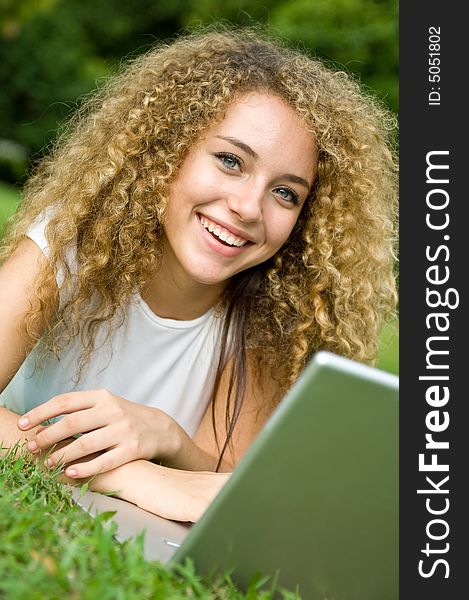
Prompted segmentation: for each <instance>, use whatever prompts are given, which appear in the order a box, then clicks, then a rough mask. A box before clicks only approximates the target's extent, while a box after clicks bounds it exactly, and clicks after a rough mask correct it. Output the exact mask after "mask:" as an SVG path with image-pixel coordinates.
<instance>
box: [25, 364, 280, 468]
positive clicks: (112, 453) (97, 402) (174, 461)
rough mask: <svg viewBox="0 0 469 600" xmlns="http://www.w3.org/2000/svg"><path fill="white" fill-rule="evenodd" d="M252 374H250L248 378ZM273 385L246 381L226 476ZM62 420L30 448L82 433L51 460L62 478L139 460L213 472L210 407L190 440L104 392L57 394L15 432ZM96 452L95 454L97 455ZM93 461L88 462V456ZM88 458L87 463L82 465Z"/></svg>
mask: <svg viewBox="0 0 469 600" xmlns="http://www.w3.org/2000/svg"><path fill="white" fill-rule="evenodd" d="M251 371H252V370H250V371H249V374H250V375H252V373H251ZM227 380H228V376H227V375H224V376H223V377H222V380H221V385H220V387H219V390H218V394H217V398H216V402H215V407H216V411H215V419H216V424H217V432H218V439H219V440H220V441H221V443H223V440H224V436H225V435H226V431H225V416H224V415H225V407H226V402H227V393H228V391H227V390H228V381H227ZM273 393H274V390H273V387H272V384H270V386H267V385H265V386H262V387H261V386H260V385H259V383H257V378H255V377H254V376H249V377H248V386H247V394H246V400H245V403H244V406H243V410H242V412H241V415H240V417H239V419H238V422H237V425H236V427H235V430H234V434H233V438H232V444H231V446H230V447H229V451H228V452H227V453H226V455H225V459H224V461H223V462H222V464H221V465H220V470H221V471H223V472H229V471H231V470H232V469H233V466H234V465H235V464H236V463H237V461H238V459H239V457H240V456H241V455H242V454H243V453H244V452H245V450H246V449H247V448H248V447H249V445H250V444H251V442H252V441H253V439H254V438H255V436H256V435H257V433H258V431H259V429H260V428H261V427H262V425H263V423H264V422H265V420H266V419H267V417H268V416H269V414H270V411H271V409H272V406H273V402H272V394H273ZM59 415H66V416H65V417H63V418H62V419H60V420H59V421H58V422H56V423H54V424H52V425H50V426H48V427H46V428H42V429H40V430H38V434H37V435H36V436H35V437H34V440H32V441H33V442H34V444H35V446H34V447H33V446H31V445H30V446H29V447H30V449H31V451H33V452H41V451H44V450H46V449H47V448H50V447H52V446H54V445H56V444H59V443H60V442H61V441H62V440H65V439H67V438H70V437H72V436H74V435H77V434H80V433H83V434H84V435H81V436H79V437H78V439H76V440H75V441H73V442H72V443H71V444H68V445H67V446H66V447H60V448H59V449H57V450H55V451H54V452H53V453H52V454H51V455H50V456H49V461H50V465H51V466H53V465H55V464H57V463H58V462H59V461H61V462H63V463H65V464H69V463H72V462H73V463H74V464H73V468H71V467H69V468H67V470H66V474H67V476H69V477H76V478H78V479H80V478H84V477H91V476H92V475H94V474H95V473H103V472H105V471H109V470H111V469H115V468H116V467H119V466H120V465H123V464H125V463H128V462H131V461H133V460H137V459H142V458H143V459H146V460H158V461H159V462H162V463H163V464H164V465H166V466H168V467H173V468H176V469H183V470H190V471H215V469H216V467H217V464H218V456H219V452H220V451H219V448H218V447H217V443H216V439H215V434H214V430H213V426H212V410H211V406H209V407H208V408H207V410H206V413H205V415H204V417H203V420H202V423H201V425H200V427H199V429H198V431H197V432H196V435H195V438H194V439H191V438H190V437H189V436H188V435H187V433H186V432H185V431H184V429H182V427H180V426H179V425H178V424H177V423H176V422H175V421H174V420H173V419H172V418H171V417H169V416H168V415H167V414H165V413H164V412H162V411H160V410H158V409H156V408H151V407H147V406H142V405H139V404H137V403H135V402H129V401H128V400H125V399H124V398H120V397H118V396H115V395H114V394H111V393H110V392H108V391H106V390H88V391H82V392H73V393H69V394H61V395H60V396H56V397H55V398H52V399H51V400H49V401H48V402H46V403H44V404H42V405H40V406H37V407H36V408H34V409H32V410H31V411H29V412H28V413H26V414H25V415H24V416H23V418H22V419H20V420H19V421H18V423H19V427H21V428H22V429H23V430H24V431H30V429H31V428H32V427H37V426H38V425H40V423H42V422H44V421H46V420H48V419H53V418H54V417H57V416H59ZM96 453H97V454H96ZM91 454H93V455H94V458H93V459H92V460H89V458H86V457H89V455H91ZM85 458H86V460H84V459H85Z"/></svg>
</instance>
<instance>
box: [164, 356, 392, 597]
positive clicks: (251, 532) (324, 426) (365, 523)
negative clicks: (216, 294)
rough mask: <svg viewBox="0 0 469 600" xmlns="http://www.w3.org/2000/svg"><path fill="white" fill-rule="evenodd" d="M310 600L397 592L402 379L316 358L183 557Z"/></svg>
mask: <svg viewBox="0 0 469 600" xmlns="http://www.w3.org/2000/svg"><path fill="white" fill-rule="evenodd" d="M187 556H192V558H193V559H194V560H195V563H196V566H197V568H198V570H199V571H200V572H204V573H212V572H214V571H224V570H226V569H232V568H233V569H235V570H234V572H233V578H234V580H235V581H237V582H238V583H239V584H240V585H246V584H247V583H248V582H249V580H250V578H251V577H252V576H253V575H254V574H255V573H256V572H261V573H264V574H275V573H277V574H278V582H279V584H280V585H282V586H285V587H287V588H289V589H292V590H294V589H296V588H297V587H298V589H299V591H300V593H301V595H302V596H303V597H304V598H308V599H311V600H313V599H316V598H317V599H319V598H320V599H321V600H322V599H324V598H326V597H327V598H334V599H341V598H346V599H348V600H353V599H357V600H367V599H369V600H376V599H377V598H379V599H380V600H386V599H389V600H391V599H393V600H394V599H395V598H397V597H398V378H397V377H396V376H393V375H390V374H388V373H384V372H382V371H379V370H377V369H372V368H370V367H366V366H363V365H360V364H358V363H356V362H354V361H350V360H347V359H344V358H340V357H338V356H335V355H333V354H330V353H326V352H320V353H318V354H316V356H315V357H314V359H313V360H312V362H311V363H310V364H309V366H308V367H307V368H306V369H305V371H304V373H303V375H302V376H301V378H300V379H299V380H298V381H297V383H296V384H295V385H294V386H293V388H292V389H291V390H290V392H289V393H288V394H287V396H286V397H285V399H284V400H283V401H282V403H281V405H280V406H279V407H278V409H277V410H276V411H275V413H274V414H273V416H272V418H271V419H270V420H269V422H268V423H267V425H266V426H265V427H264V429H263V430H262V432H261V434H260V435H259V436H258V438H257V439H256V441H255V443H254V444H253V446H252V447H251V449H250V450H249V452H248V453H247V454H246V456H245V457H244V458H243V460H242V461H241V462H240V464H239V465H238V467H237V468H236V470H235V472H234V474H233V476H232V477H231V479H230V481H229V482H228V484H227V485H226V486H225V487H224V488H223V490H222V491H221V493H220V494H219V496H218V497H217V498H215V500H214V502H213V503H212V505H211V506H210V507H209V509H208V511H207V512H206V513H205V515H204V516H203V517H202V519H201V520H200V521H199V523H197V524H196V525H195V526H194V527H193V528H192V529H191V531H190V533H189V535H188V536H187V538H186V539H185V541H184V543H183V544H182V546H181V548H180V549H179V550H178V551H177V552H176V554H175V556H174V557H173V559H174V560H183V559H184V558H185V557H187Z"/></svg>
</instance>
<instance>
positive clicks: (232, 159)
mask: <svg viewBox="0 0 469 600" xmlns="http://www.w3.org/2000/svg"><path fill="white" fill-rule="evenodd" d="M215 156H216V157H217V158H218V159H219V161H220V162H221V164H222V165H223V166H224V167H226V168H227V169H230V170H231V171H235V170H237V169H238V168H241V159H240V158H238V157H237V156H236V154H231V153H229V152H218V153H217V154H215Z"/></svg>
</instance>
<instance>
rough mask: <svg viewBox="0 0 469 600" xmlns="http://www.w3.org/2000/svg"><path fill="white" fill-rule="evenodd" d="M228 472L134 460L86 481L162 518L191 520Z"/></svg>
mask: <svg viewBox="0 0 469 600" xmlns="http://www.w3.org/2000/svg"><path fill="white" fill-rule="evenodd" d="M229 476H230V475H229V473H211V472H200V471H181V470H178V469H170V468H167V467H163V466H161V465H156V464H154V463H151V462H148V461H146V460H136V461H133V462H130V463H127V464H125V465H122V466H120V467H118V468H116V469H113V470H111V471H107V472H106V473H102V474H99V475H97V476H96V477H94V478H93V479H92V480H91V481H90V483H89V489H91V490H92V491H96V492H101V493H114V495H116V496H117V497H118V498H122V499H123V500H127V501H128V502H132V503H133V504H136V505H137V506H139V507H140V508H143V509H145V510H148V511H149V512H152V513H154V514H156V515H159V516H161V517H164V518H165V519H172V520H174V521H189V522H192V523H195V522H196V521H198V520H199V519H200V517H201V516H202V514H203V513H204V512H205V510H206V509H207V507H208V506H209V504H210V503H211V502H212V500H213V499H214V498H215V496H216V495H217V494H218V492H219V491H220V490H221V488H222V487H223V486H224V485H225V483H226V482H227V481H228V479H229ZM73 483H76V482H73Z"/></svg>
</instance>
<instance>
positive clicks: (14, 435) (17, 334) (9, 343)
mask: <svg viewBox="0 0 469 600" xmlns="http://www.w3.org/2000/svg"><path fill="white" fill-rule="evenodd" d="M46 265H48V263H47V259H46V258H45V256H44V254H43V253H42V251H41V250H40V249H39V247H38V246H37V245H36V244H35V243H34V242H33V241H32V240H30V239H29V238H25V239H24V240H22V241H21V242H20V244H19V245H18V248H17V249H16V250H15V252H14V253H13V254H12V255H11V256H10V257H9V258H8V259H7V260H6V261H5V262H4V263H3V264H2V265H1V266H0V306H1V311H0V348H1V350H2V358H1V360H0V392H2V391H3V390H4V389H5V387H6V386H7V385H8V383H9V381H10V380H11V379H12V377H13V376H14V375H15V373H16V371H17V370H18V369H19V367H20V366H21V364H22V363H23V361H24V359H25V358H26V356H27V355H28V353H29V352H30V351H31V349H32V347H33V345H34V343H35V341H36V340H37V339H39V337H40V336H41V334H42V331H43V328H44V321H41V320H36V321H35V322H34V323H33V324H31V328H30V331H29V332H28V331H27V330H26V326H25V319H26V315H27V313H28V312H29V311H30V309H31V308H37V307H38V300H37V297H36V294H35V290H34V281H35V278H36V276H37V274H38V273H39V271H40V270H42V269H43V268H47V266H46ZM51 275H52V272H51ZM56 292H57V289H56V288H54V285H53V284H52V286H51V295H55V294H56ZM0 401H1V400H0ZM17 420H18V416H17V415H16V414H15V413H13V412H12V411H11V410H8V409H7V408H4V407H0V442H2V441H3V445H4V446H10V445H12V444H14V443H15V442H17V441H18V440H22V439H25V438H32V436H33V434H34V431H29V432H22V431H20V430H19V429H18V428H17V426H16V422H17Z"/></svg>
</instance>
